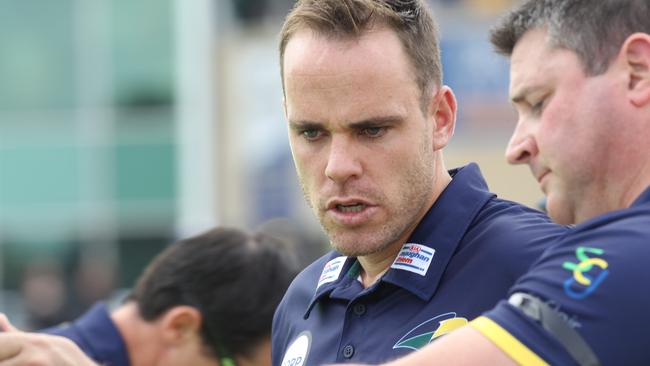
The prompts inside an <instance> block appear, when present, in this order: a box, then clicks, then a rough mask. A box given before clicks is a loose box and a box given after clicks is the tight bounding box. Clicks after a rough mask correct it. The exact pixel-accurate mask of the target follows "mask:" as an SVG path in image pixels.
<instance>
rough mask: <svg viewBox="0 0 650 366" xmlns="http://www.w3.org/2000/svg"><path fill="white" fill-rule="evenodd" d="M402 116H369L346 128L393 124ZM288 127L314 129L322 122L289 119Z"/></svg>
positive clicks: (319, 127)
mask: <svg viewBox="0 0 650 366" xmlns="http://www.w3.org/2000/svg"><path fill="white" fill-rule="evenodd" d="M402 121H404V117H402V116H399V115H390V116H380V117H371V118H367V119H364V120H361V121H359V122H352V123H350V124H348V125H347V128H352V129H356V130H362V129H364V128H372V127H379V126H394V125H397V124H400V123H402ZM289 128H290V129H292V130H314V129H316V130H317V129H322V128H323V124H322V123H320V122H314V121H308V120H297V121H289Z"/></svg>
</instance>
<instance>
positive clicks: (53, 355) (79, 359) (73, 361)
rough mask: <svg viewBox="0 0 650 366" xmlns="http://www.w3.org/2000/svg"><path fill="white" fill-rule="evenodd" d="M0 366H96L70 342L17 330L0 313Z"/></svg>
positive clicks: (62, 338) (64, 339) (60, 338)
mask: <svg viewBox="0 0 650 366" xmlns="http://www.w3.org/2000/svg"><path fill="white" fill-rule="evenodd" d="M0 330H2V332H1V333H0V366H20V365H29V366H97V364H96V363H95V362H93V361H92V360H91V359H90V358H88V357H87V356H86V355H85V354H84V353H83V352H82V351H81V350H80V349H79V347H77V345H76V344H74V342H72V341H70V340H69V339H67V338H64V337H59V336H53V335H48V334H38V333H25V332H21V331H19V330H17V329H16V328H15V327H14V326H13V325H11V323H10V322H9V319H7V317H6V316H5V315H4V314H2V313H0Z"/></svg>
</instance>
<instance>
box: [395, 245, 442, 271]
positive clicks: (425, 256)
mask: <svg viewBox="0 0 650 366" xmlns="http://www.w3.org/2000/svg"><path fill="white" fill-rule="evenodd" d="M435 253H436V250H435V249H431V248H429V247H425V246H424V245H420V244H413V243H407V244H404V246H403V247H402V249H401V250H400V252H399V254H398V255H397V258H395V261H394V262H393V265H391V266H390V268H395V269H402V270H404V271H409V272H413V273H417V274H419V275H421V276H424V275H426V274H427V271H428V270H429V265H430V264H431V259H432V258H433V255H434V254H435Z"/></svg>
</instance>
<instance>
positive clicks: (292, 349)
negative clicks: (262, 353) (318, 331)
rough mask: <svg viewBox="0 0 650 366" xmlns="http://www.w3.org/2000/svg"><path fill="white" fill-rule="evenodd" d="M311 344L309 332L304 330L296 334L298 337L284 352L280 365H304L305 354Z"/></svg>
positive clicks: (307, 353)
mask: <svg viewBox="0 0 650 366" xmlns="http://www.w3.org/2000/svg"><path fill="white" fill-rule="evenodd" d="M310 346H311V333H310V332H309V331H304V332H302V333H300V334H298V338H296V340H294V341H293V342H292V343H291V345H290V346H289V348H287V352H285V353H284V358H282V364H281V366H302V365H306V361H307V356H308V355H309V349H310Z"/></svg>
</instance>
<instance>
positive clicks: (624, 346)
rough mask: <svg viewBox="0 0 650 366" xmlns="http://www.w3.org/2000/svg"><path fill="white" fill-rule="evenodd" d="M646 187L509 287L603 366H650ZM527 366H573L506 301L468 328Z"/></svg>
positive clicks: (649, 203) (649, 194)
mask: <svg viewBox="0 0 650 366" xmlns="http://www.w3.org/2000/svg"><path fill="white" fill-rule="evenodd" d="M648 261H650V188H648V189H647V190H646V191H645V192H644V193H643V194H641V196H639V197H638V198H637V200H636V201H635V202H634V204H633V205H632V206H631V207H629V208H626V209H622V210H618V211H613V212H610V213H607V214H604V215H601V216H599V217H596V218H594V219H591V220H589V221H586V222H584V223H582V224H579V225H577V226H576V227H575V230H574V231H571V232H569V233H567V234H566V235H564V236H563V237H561V238H560V240H559V241H558V243H557V244H555V245H553V246H551V247H550V248H549V249H547V250H546V251H545V253H544V254H543V255H542V256H541V257H540V259H539V261H538V262H536V263H535V264H534V265H533V267H532V268H531V270H530V272H528V273H527V274H526V275H524V276H523V277H522V278H521V279H520V280H519V281H518V282H517V283H516V285H515V286H514V287H513V289H512V292H526V293H530V294H532V295H535V296H537V297H538V298H540V299H542V300H545V301H547V302H548V303H550V304H551V305H552V307H553V308H555V309H557V311H559V312H560V314H561V315H562V317H563V318H564V319H565V320H567V321H568V323H569V325H571V326H572V327H574V329H575V330H576V331H577V332H578V333H579V334H580V335H581V336H582V337H583V338H584V340H585V341H586V342H587V344H589V345H590V346H591V348H592V350H593V351H594V353H595V354H596V356H597V357H598V358H599V359H600V362H601V364H602V365H650V337H649V336H648V334H649V333H648V332H649V330H650V317H648V315H647V314H648V311H649V310H650V290H649V289H648V285H647V281H648V280H650V265H649V264H648V263H649V262H648ZM472 325H473V327H474V328H476V329H478V330H479V331H481V332H482V333H483V334H484V335H486V336H487V337H488V338H490V339H491V340H492V341H493V342H494V343H495V344H497V346H499V347H500V348H502V349H503V350H504V352H506V353H507V354H508V355H510V357H512V358H513V359H514V360H516V361H518V362H519V363H526V364H540V365H543V364H552V365H572V364H575V363H574V362H573V360H572V359H571V358H570V357H569V355H568V353H567V352H566V351H565V349H564V347H563V346H562V345H560V344H559V343H558V341H556V339H555V338H554V337H553V336H552V335H551V334H550V333H549V332H547V331H546V330H544V329H543V328H542V326H541V325H540V324H538V323H537V322H535V321H533V320H532V319H531V318H528V317H527V316H525V315H524V314H523V313H522V312H521V311H519V309H516V308H514V307H513V306H511V305H510V304H508V303H507V302H505V301H502V302H500V303H499V304H498V305H497V306H496V307H495V308H494V309H493V310H491V311H489V312H487V313H486V314H485V317H481V318H479V319H477V320H475V321H474V322H472Z"/></svg>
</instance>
